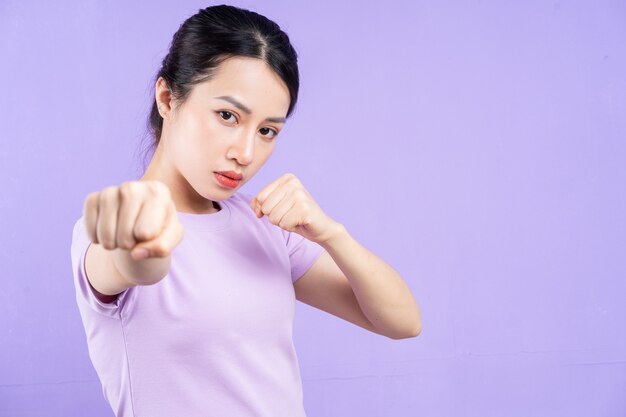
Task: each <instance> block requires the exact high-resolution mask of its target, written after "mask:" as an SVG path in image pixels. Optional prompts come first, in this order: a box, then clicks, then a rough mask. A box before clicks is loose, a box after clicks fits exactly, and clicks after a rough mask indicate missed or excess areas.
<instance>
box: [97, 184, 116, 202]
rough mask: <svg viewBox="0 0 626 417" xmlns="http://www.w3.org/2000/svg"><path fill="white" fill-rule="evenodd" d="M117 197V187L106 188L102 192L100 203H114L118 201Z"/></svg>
mask: <svg viewBox="0 0 626 417" xmlns="http://www.w3.org/2000/svg"><path fill="white" fill-rule="evenodd" d="M117 196H118V188H117V187H106V188H105V189H103V190H102V192H100V201H101V202H103V203H112V202H114V201H115V200H116V199H117Z"/></svg>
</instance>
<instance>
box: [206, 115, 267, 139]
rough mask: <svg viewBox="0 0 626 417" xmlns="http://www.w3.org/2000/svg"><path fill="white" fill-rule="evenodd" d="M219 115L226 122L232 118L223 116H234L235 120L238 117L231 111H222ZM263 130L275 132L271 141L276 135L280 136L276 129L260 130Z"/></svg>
mask: <svg viewBox="0 0 626 417" xmlns="http://www.w3.org/2000/svg"><path fill="white" fill-rule="evenodd" d="M217 113H218V114H219V117H221V118H222V119H223V120H225V121H226V120H228V119H230V117H227V118H224V117H222V114H227V115H229V116H232V117H234V118H235V119H237V116H235V114H234V113H233V112H230V111H228V110H220V111H218V112H217ZM227 123H229V124H232V123H230V122H227ZM262 129H267V130H269V131H270V132H273V133H274V135H272V136H269V138H270V139H274V138H275V137H276V135H278V131H277V130H276V129H271V128H269V127H262V128H261V129H260V130H262ZM263 136H264V137H266V138H267V137H268V136H266V135H263Z"/></svg>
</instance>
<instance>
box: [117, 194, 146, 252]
mask: <svg viewBox="0 0 626 417" xmlns="http://www.w3.org/2000/svg"><path fill="white" fill-rule="evenodd" d="M142 203H143V201H142V198H141V185H140V184H139V183H137V182H125V183H123V184H122V185H120V189H119V207H120V208H119V213H118V216H117V235H116V241H117V247H118V248H122V249H126V250H129V249H131V248H132V247H133V246H135V245H136V244H137V239H135V234H134V231H133V229H134V227H135V223H136V221H137V217H139V212H140V211H141V206H142Z"/></svg>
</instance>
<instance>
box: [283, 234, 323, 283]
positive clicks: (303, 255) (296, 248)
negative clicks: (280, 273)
mask: <svg viewBox="0 0 626 417" xmlns="http://www.w3.org/2000/svg"><path fill="white" fill-rule="evenodd" d="M281 232H282V234H283V237H284V238H285V244H286V245H287V252H288V253H289V262H290V263H291V281H292V282H296V281H297V280H298V279H299V278H300V277H302V275H304V273H305V272H306V271H307V270H308V269H309V268H310V267H311V266H313V263H314V262H315V261H316V260H317V258H319V256H320V255H321V254H322V252H324V248H323V247H322V246H320V245H319V244H317V243H315V242H313V241H311V240H308V239H306V238H305V237H304V236H302V235H299V234H298V233H294V232H288V231H286V230H284V229H281Z"/></svg>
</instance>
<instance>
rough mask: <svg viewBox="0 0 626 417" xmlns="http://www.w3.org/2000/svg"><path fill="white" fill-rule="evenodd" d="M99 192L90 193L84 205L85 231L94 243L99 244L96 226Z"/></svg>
mask: <svg viewBox="0 0 626 417" xmlns="http://www.w3.org/2000/svg"><path fill="white" fill-rule="evenodd" d="M98 194H99V193H97V192H94V193H90V194H89V195H88V196H87V198H85V204H84V205H83V220H84V222H85V229H86V230H87V235H88V236H89V239H90V240H91V241H92V242H93V243H98V234H97V233H96V226H97V224H98V200H99V197H98Z"/></svg>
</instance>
